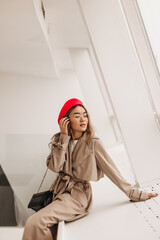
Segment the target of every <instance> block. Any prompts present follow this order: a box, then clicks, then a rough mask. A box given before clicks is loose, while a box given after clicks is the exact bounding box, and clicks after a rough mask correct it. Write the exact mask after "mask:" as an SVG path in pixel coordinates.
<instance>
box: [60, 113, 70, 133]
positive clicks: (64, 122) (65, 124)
mask: <svg viewBox="0 0 160 240" xmlns="http://www.w3.org/2000/svg"><path fill="white" fill-rule="evenodd" d="M69 122H70V120H69V118H68V117H64V118H62V119H61V120H60V121H59V127H60V129H61V132H62V133H64V134H68V128H67V127H68V123H69Z"/></svg>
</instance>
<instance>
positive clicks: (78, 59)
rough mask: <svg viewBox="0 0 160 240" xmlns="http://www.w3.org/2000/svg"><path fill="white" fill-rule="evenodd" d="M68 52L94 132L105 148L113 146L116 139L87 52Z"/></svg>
mask: <svg viewBox="0 0 160 240" xmlns="http://www.w3.org/2000/svg"><path fill="white" fill-rule="evenodd" d="M70 51H71V56H72V59H73V63H74V67H75V70H76V74H77V76H78V78H79V83H80V86H81V89H82V91H83V94H84V96H85V100H86V103H87V106H88V111H89V113H90V115H91V121H92V123H93V126H94V128H95V130H96V135H97V136H98V137H100V138H102V139H103V141H104V143H105V144H106V146H111V145H114V144H115V143H116V138H115V135H114V132H113V129H112V127H111V124H110V121H109V116H108V111H107V109H106V108H105V105H104V102H103V99H102V96H101V93H100V89H99V86H98V83H97V79H96V76H95V73H94V71H93V68H92V65H91V62H90V58H89V55H88V51H87V50H86V49H71V50H70Z"/></svg>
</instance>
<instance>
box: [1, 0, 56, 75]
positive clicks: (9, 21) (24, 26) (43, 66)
mask: <svg viewBox="0 0 160 240" xmlns="http://www.w3.org/2000/svg"><path fill="white" fill-rule="evenodd" d="M0 32H1V36H0V71H3V72H9V73H16V74H27V75H34V76H41V77H55V71H54V66H53V63H52V59H51V56H50V52H49V49H48V46H47V44H46V40H45V38H44V35H43V32H42V29H41V26H40V24H39V22H38V19H37V15H36V12H35V9H34V5H33V1H32V0H14V1H10V0H5V1H4V0H0Z"/></svg>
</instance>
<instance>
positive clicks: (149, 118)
mask: <svg viewBox="0 0 160 240" xmlns="http://www.w3.org/2000/svg"><path fill="white" fill-rule="evenodd" d="M79 2H80V5H81V9H82V13H83V16H84V18H85V20H86V23H87V26H88V29H89V32H90V35H91V37H92V41H93V44H94V47H95V50H96V53H97V56H98V59H99V62H100V64H101V67H102V70H103V74H104V76H105V79H106V83H107V86H108V89H109V93H110V96H111V99H112V102H113V106H114V109H115V112H116V114H117V118H118V120H119V124H120V127H121V130H122V133H123V137H124V143H125V146H126V149H127V150H128V153H129V156H130V159H131V162H132V164H133V166H134V169H135V171H136V175H137V179H138V181H139V183H141V182H144V181H149V180H151V179H155V178H158V177H159V156H160V147H159V145H160V134H159V130H158V128H157V125H156V122H155V119H154V116H153V112H152V108H151V104H150V102H149V99H148V95H147V92H146V89H145V86H144V82H143V77H142V72H141V69H140V65H139V64H138V62H137V58H136V55H135V52H134V48H133V45H132V43H131V41H130V37H129V34H128V32H127V28H126V25H125V22H124V19H123V15H122V12H121V8H120V5H119V3H118V1H116V0H108V1H106V0H80V1H79Z"/></svg>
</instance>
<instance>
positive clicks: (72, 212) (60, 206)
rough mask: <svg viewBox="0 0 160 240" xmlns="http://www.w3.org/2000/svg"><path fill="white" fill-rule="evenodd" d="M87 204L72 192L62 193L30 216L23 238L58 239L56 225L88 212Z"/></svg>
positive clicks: (37, 239)
mask: <svg viewBox="0 0 160 240" xmlns="http://www.w3.org/2000/svg"><path fill="white" fill-rule="evenodd" d="M86 207H87V205H86V204H83V202H80V201H78V200H76V199H75V198H73V197H72V196H71V194H70V193H68V192H65V193H63V194H61V195H60V196H59V197H58V198H57V199H56V200H54V201H53V202H52V203H50V204H49V205H48V206H46V207H45V208H43V209H41V210H40V211H38V212H36V213H34V214H33V215H32V216H30V217H29V218H28V219H27V221H26V223H25V228H24V232H23V237H22V240H56V233H54V236H53V232H54V231H53V229H54V226H55V225H56V224H57V223H58V222H60V221H62V220H64V221H66V222H70V221H74V220H76V219H79V218H81V217H84V216H85V215H87V214H88V211H86Z"/></svg>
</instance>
